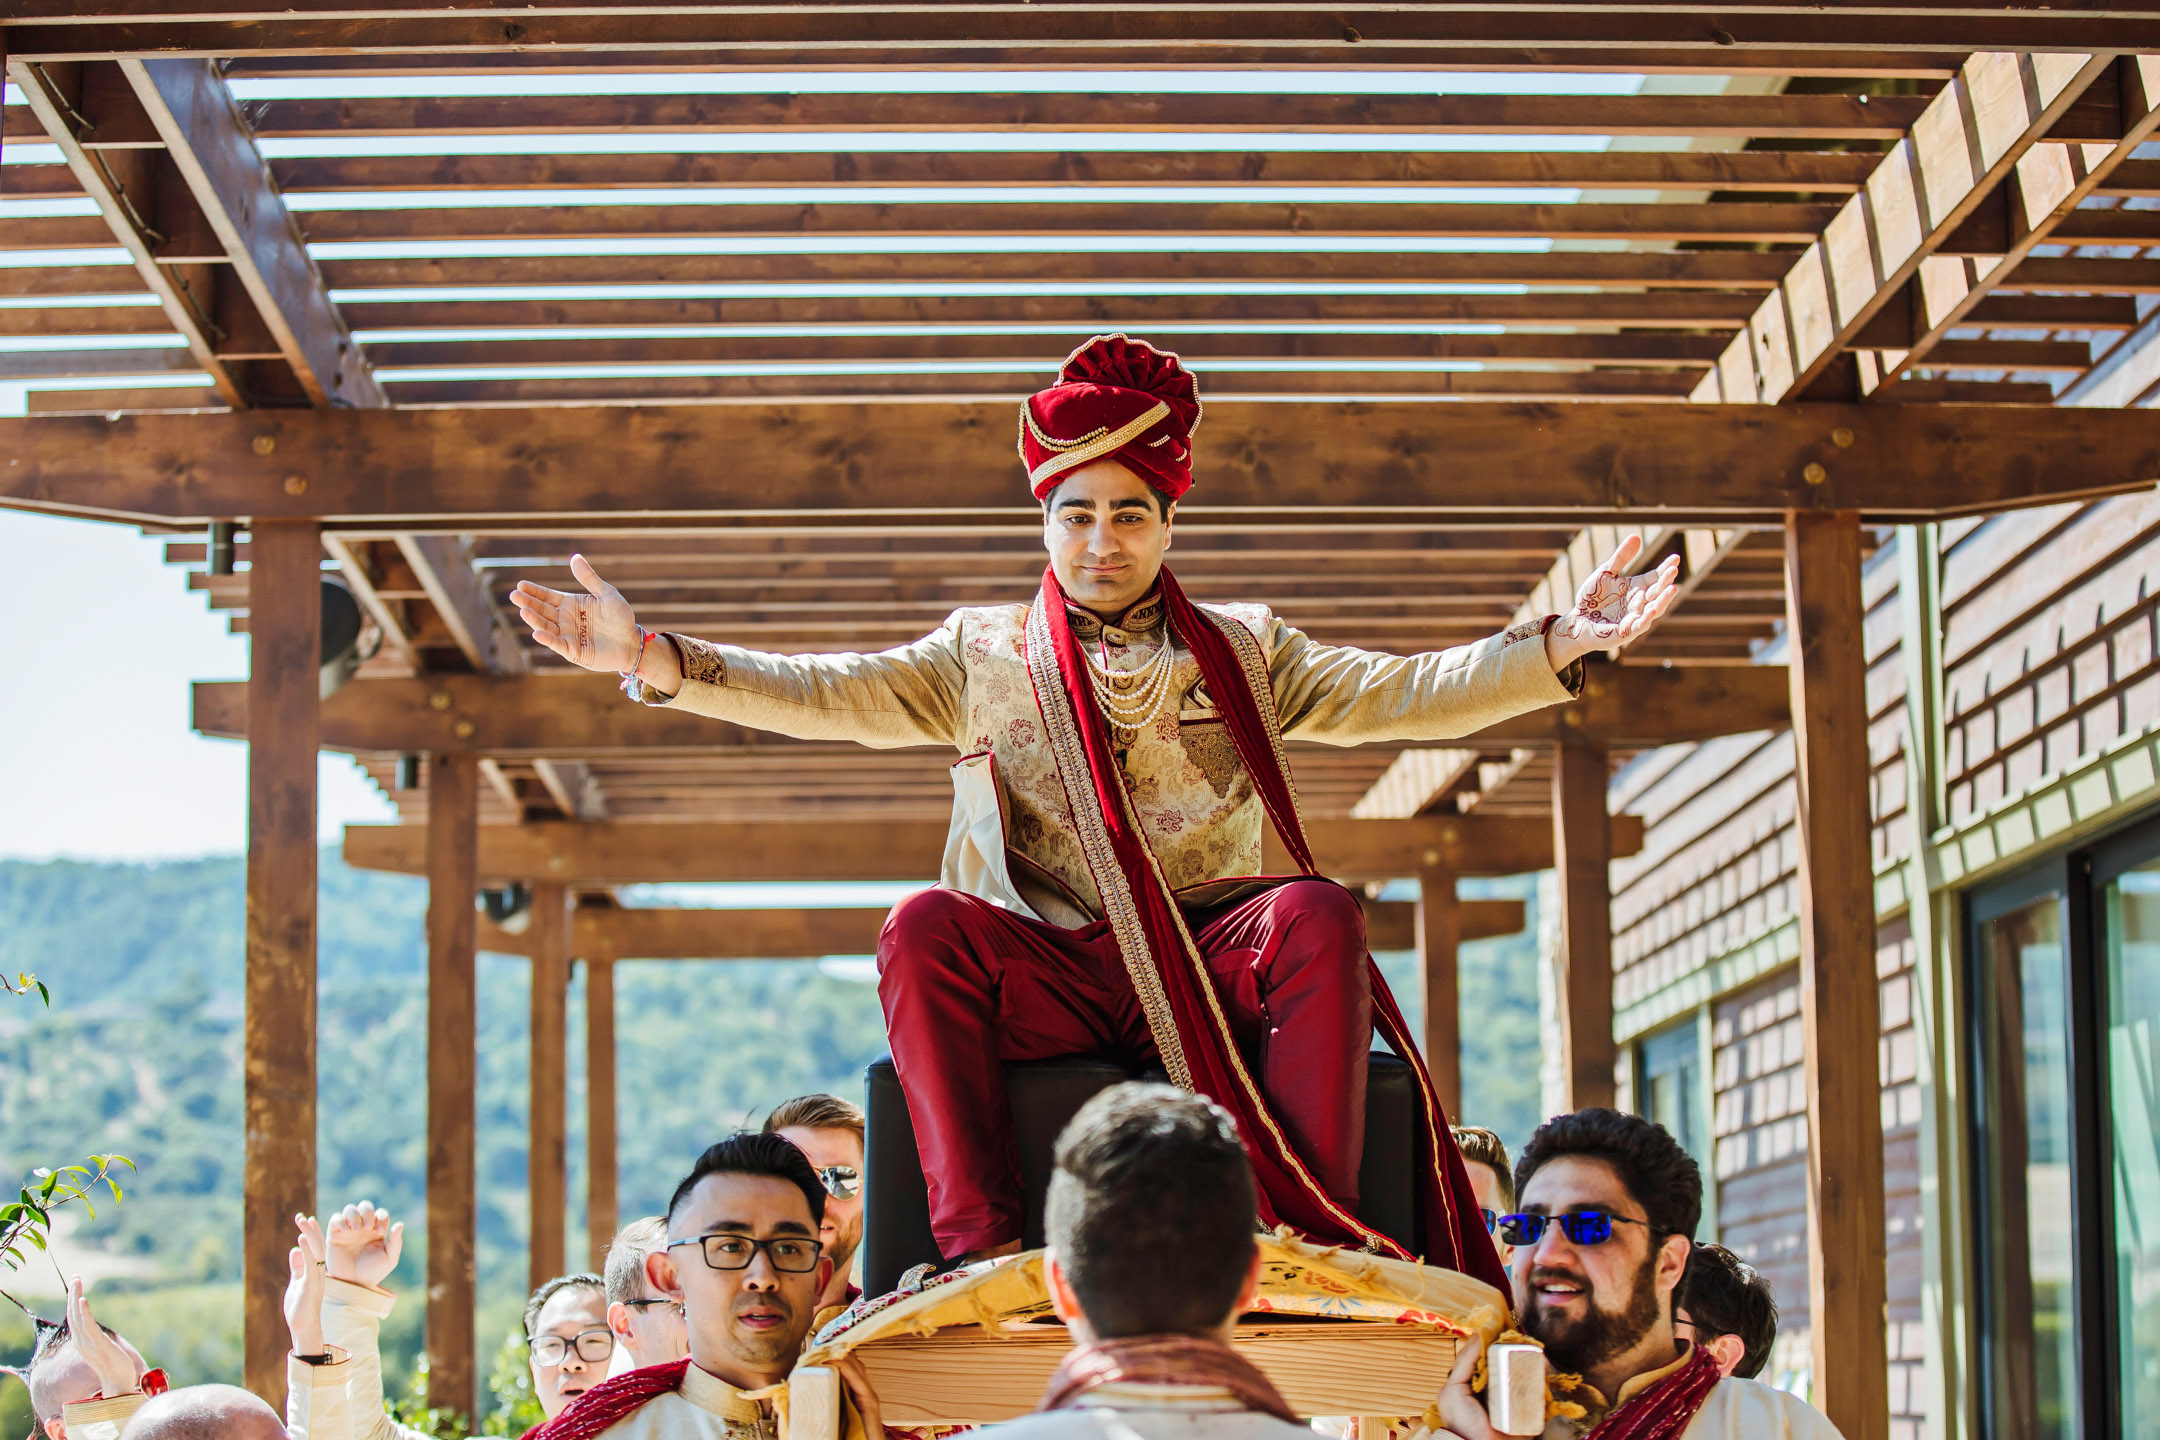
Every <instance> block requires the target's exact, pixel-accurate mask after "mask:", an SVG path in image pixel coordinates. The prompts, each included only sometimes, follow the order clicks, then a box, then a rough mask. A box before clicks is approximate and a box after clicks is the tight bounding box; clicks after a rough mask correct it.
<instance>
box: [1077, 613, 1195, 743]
mask: <svg viewBox="0 0 2160 1440" xmlns="http://www.w3.org/2000/svg"><path fill="white" fill-rule="evenodd" d="M1170 652H1171V646H1170V644H1169V642H1168V637H1167V636H1166V637H1165V639H1164V643H1163V646H1162V648H1161V649H1159V650H1157V651H1156V652H1155V658H1154V659H1152V660H1150V661H1148V662H1147V664H1145V665H1142V666H1141V667H1140V668H1138V669H1137V670H1123V671H1119V670H1112V669H1110V668H1109V667H1108V666H1106V665H1104V664H1102V663H1101V662H1100V661H1098V660H1097V659H1096V658H1095V657H1094V656H1093V655H1089V654H1088V653H1087V652H1086V651H1084V650H1083V651H1082V652H1081V654H1083V655H1086V657H1087V666H1088V686H1089V688H1090V689H1092V690H1093V691H1094V692H1095V703H1096V704H1098V705H1100V706H1101V707H1102V712H1103V716H1104V718H1106V719H1107V720H1109V722H1110V723H1111V724H1112V725H1114V726H1116V727H1117V728H1118V729H1120V730H1144V729H1146V728H1147V727H1148V726H1149V725H1150V724H1152V723H1154V720H1155V717H1156V716H1157V715H1160V714H1161V713H1162V708H1163V706H1164V705H1166V704H1168V703H1169V700H1170V694H1171V677H1172V676H1173V675H1174V674H1175V673H1176V670H1177V667H1176V665H1175V664H1174V663H1173V662H1172V658H1171V653H1170ZM1120 680H1126V681H1132V680H1137V681H1138V682H1139V684H1138V686H1137V687H1136V688H1134V689H1132V690H1119V689H1117V688H1115V687H1116V683H1117V682H1118V681H1120Z"/></svg>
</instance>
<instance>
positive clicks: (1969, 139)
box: [1693, 52, 2112, 405]
mask: <svg viewBox="0 0 2160 1440" xmlns="http://www.w3.org/2000/svg"><path fill="white" fill-rule="evenodd" d="M2110 64H2112V59H2111V57H2109V56H2107V55H2104V54H2103V55H2080V54H2009V53H1998V52H1983V53H1981V54H1977V55H1974V56H1973V57H1972V58H1971V59H1969V60H1967V61H1966V62H1965V64H1964V65H1963V67H1961V68H1960V70H1959V71H1958V75H1957V78H1956V79H1954V80H1952V81H1951V82H1950V84H1949V85H1948V86H1947V87H1946V88H1945V89H1944V90H1943V92H1942V93H1941V94H1939V95H1937V96H1936V97H1935V98H1934V99H1933V100H1931V101H1929V102H1928V105H1927V108H1926V109H1925V110H1923V111H1922V112H1921V114H1920V117H1919V119H1918V120H1917V121H1915V122H1914V124H1913V127H1912V132H1911V133H1910V134H1909V135H1906V136H1904V137H1903V138H1901V139H1900V140H1899V142H1898V144H1897V145H1896V147H1895V148H1894V149H1893V150H1892V151H1891V152H1890V153H1889V154H1888V155H1887V156H1885V157H1884V158H1883V160H1882V162H1881V163H1880V164H1879V165H1878V166H1877V167H1876V171H1875V173H1874V175H1872V176H1871V177H1869V180H1868V183H1867V187H1866V188H1865V189H1864V190H1863V191H1862V192H1861V193H1860V194H1858V195H1855V196H1853V197H1852V198H1851V199H1849V200H1847V201H1846V202H1845V203H1844V204H1843V205H1842V206H1840V207H1839V209H1838V213H1837V216H1836V218H1835V219H1833V220H1832V221H1831V222H1830V224H1829V225H1828V226H1827V227H1825V229H1824V231H1823V234H1822V237H1821V238H1820V239H1819V240H1818V241H1816V242H1815V243H1814V244H1811V245H1809V246H1808V247H1807V249H1805V250H1804V251H1802V252H1801V254H1800V256H1799V258H1798V259H1797V260H1796V261H1795V262H1794V263H1793V265H1792V269H1791V271H1790V272H1789V273H1788V274H1787V275H1786V277H1785V279H1784V280H1783V282H1781V283H1780V285H1779V287H1778V290H1777V293H1776V294H1774V295H1771V296H1770V297H1769V298H1767V299H1766V300H1764V301H1763V303H1762V305H1761V307H1760V308H1759V309H1757V311H1756V313H1755V316H1754V318H1753V319H1752V320H1750V321H1749V322H1748V324H1747V326H1746V327H1745V328H1744V329H1742V330H1741V332H1740V333H1739V334H1738V335H1736V336H1734V337H1733V340H1732V343H1731V344H1730V345H1728V346H1727V347H1726V349H1725V353H1724V354H1723V355H1722V356H1720V357H1719V360H1718V363H1717V365H1716V366H1715V367H1714V368H1713V369H1712V370H1711V372H1710V373H1709V374H1708V375H1706V376H1705V377H1704V378H1703V381H1702V384H1701V385H1700V386H1698V387H1697V388H1696V390H1695V393H1694V397H1693V398H1695V399H1697V400H1700V401H1719V400H1722V401H1725V402H1728V403H1740V404H1754V403H1761V404H1770V405H1774V404H1777V403H1778V402H1780V401H1782V400H1786V399H1790V398H1793V397H1795V396H1800V395H1805V394H1807V393H1808V392H1809V387H1811V386H1812V385H1814V384H1815V383H1816V382H1817V381H1818V380H1821V379H1823V377H1824V376H1825V374H1826V373H1827V372H1828V371H1829V370H1830V368H1831V366H1832V365H1833V364H1834V363H1835V362H1836V361H1837V359H1838V356H1839V355H1840V353H1841V352H1842V351H1843V350H1844V349H1845V347H1847V346H1848V345H1849V344H1850V343H1851V342H1852V339H1853V337H1854V336H1855V335H1857V334H1858V333H1859V331H1860V329H1861V327H1862V326H1864V325H1866V324H1867V323H1868V322H1869V321H1870V320H1872V319H1873V318H1874V317H1875V316H1876V314H1877V313H1878V312H1880V311H1881V310H1882V308H1883V307H1884V306H1885V305H1887V304H1889V303H1890V300H1891V298H1892V297H1893V296H1894V295H1896V294H1897V293H1898V291H1899V289H1900V288H1901V287H1903V285H1904V284H1905V282H1906V281H1907V280H1909V279H1910V278H1912V275H1913V273H1914V272H1915V271H1916V270H1918V269H1919V267H1920V265H1921V263H1922V262H1923V261H1924V260H1926V259H1927V257H1928V256H1929V255H1931V254H1933V253H1934V252H1935V251H1936V250H1937V249H1938V248H1939V247H1940V246H1942V245H1943V244H1944V243H1945V242H1946V241H1948V240H1949V239H1950V238H1951V236H1952V235H1953V234H1954V233H1955V232H1956V231H1957V229H1958V227H1959V226H1960V225H1961V224H1962V223H1963V222H1964V221H1965V220H1966V219H1967V218H1968V217H1970V216H1971V215H1972V214H1973V213H1974V212H1975V211H1977V210H1978V209H1979V208H1980V206H1981V204H1982V203H1983V202H1984V201H1985V199H1986V197H1987V195H1988V193H1989V192H1990V191H1991V190H1993V189H1994V187H1995V186H1996V185H1998V184H1999V183H2001V182H2002V180H2003V179H2004V178H2005V177H2006V176H2008V175H2009V174H2010V173H2011V172H2012V170H2013V169H2014V168H2015V167H2016V165H2017V163H2018V160H2019V158H2020V157H2021V156H2023V155H2024V154H2025V153H2026V151H2028V150H2029V149H2031V148H2032V147H2033V145H2035V144H2036V143H2038V142H2039V141H2040V140H2041V139H2042V138H2043V137H2044V136H2046V134H2047V133H2048V131H2049V130H2050V129H2051V128H2052V127H2053V126H2054V124H2055V123H2056V121H2058V120H2060V119H2061V118H2062V117H2063V116H2064V114H2065V113H2067V112H2068V111H2069V109H2070V107H2071V105H2072V104H2073V103H2074V102H2075V101H2076V100H2077V99H2078V97H2079V96H2080V95H2081V94H2082V93H2083V92H2084V89H2085V87H2086V86H2087V85H2089V84H2091V83H2092V81H2093V80H2094V79H2095V78H2096V77H2098V76H2099V75H2100V74H2102V73H2103V72H2105V71H2106V70H2107V68H2108V67H2109V65H2110Z"/></svg>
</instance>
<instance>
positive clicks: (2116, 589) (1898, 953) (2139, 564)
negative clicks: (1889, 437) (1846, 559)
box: [1612, 492, 2160, 1440]
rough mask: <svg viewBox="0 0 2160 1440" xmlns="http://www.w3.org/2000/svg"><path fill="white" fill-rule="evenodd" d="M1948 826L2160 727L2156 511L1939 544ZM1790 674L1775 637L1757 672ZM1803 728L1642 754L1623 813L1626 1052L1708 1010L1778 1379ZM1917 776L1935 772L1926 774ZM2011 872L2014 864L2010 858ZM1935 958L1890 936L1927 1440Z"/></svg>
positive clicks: (1898, 1420) (1737, 1192) (1894, 644)
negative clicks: (1631, 837)
mask: <svg viewBox="0 0 2160 1440" xmlns="http://www.w3.org/2000/svg"><path fill="white" fill-rule="evenodd" d="M1883 539H1884V541H1885V544H1884V548H1883V549H1882V550H1880V551H1878V552H1877V553H1876V554H1875V555H1874V556H1873V557H1872V558H1871V560H1870V562H1869V565H1868V568H1867V571H1866V573H1865V577H1864V585H1863V594H1864V599H1865V603H1866V605H1867V657H1868V666H1869V668H1868V677H1867V703H1868V716H1869V727H1868V735H1869V748H1870V758H1871V764H1872V771H1871V787H1872V794H1871V801H1872V805H1873V813H1874V816H1875V825H1874V830H1873V835H1872V838H1871V845H1872V857H1873V860H1874V862H1875V864H1876V867H1877V870H1878V873H1882V872H1885V871H1887V870H1888V869H1889V868H1890V867H1892V866H1894V865H1896V864H1897V863H1898V862H1901V861H1903V860H1904V859H1905V858H1906V857H1908V856H1909V855H1910V853H1911V849H1912V846H1913V843H1914V837H1913V834H1912V828H1913V827H1912V825H1911V823H1910V816H1909V814H1908V807H1907V799H1906V783H1907V781H1906V771H1905V765H1906V758H1907V745H1908V740H1909V737H1908V736H1907V734H1906V729H1907V726H1906V713H1907V712H1906V705H1905V700H1906V695H1905V663H1904V657H1903V654H1902V648H1901V644H1900V638H1901V634H1902V629H1903V625H1904V617H1903V614H1902V610H1901V606H1900V596H1899V593H1898V584H1897V580H1898V569H1899V567H1898V561H1897V556H1896V553H1895V540H1894V538H1893V537H1891V536H1889V535H1885V536H1884V537H1883ZM1941 540H1942V550H1941V555H1942V570H1941V582H1940V588H1941V595H1942V609H1943V616H1942V631H1941V647H1942V656H1943V661H1942V668H1943V675H1942V681H1941V686H1942V714H1943V717H1944V725H1943V730H1944V734H1943V735H1942V737H1941V739H1940V744H1941V747H1942V752H1941V778H1942V793H1941V794H1940V796H1939V797H1937V799H1936V801H1935V803H1936V804H1937V806H1938V807H1939V815H1940V821H1941V822H1942V823H1947V824H1948V825H1950V826H1953V827H1955V826H1959V825H1964V824H1968V823H1970V822H1972V821H1974V820H1975V819H1976V818H1979V817H1985V816H1987V815H1988V814H1990V813H1991V812H1992V811H1993V810H1995V809H1997V808H1999V807H2002V806H2004V805H2005V804H2006V803H2008V802H2010V801H2012V800H2014V799H2015V798H2016V797H2018V796H2019V795H2021V794H2022V793H2023V792H2025V791H2027V790H2029V789H2031V788H2033V787H2035V786H2039V785H2044V784H2046V783H2048V782H2049V781H2051V780H2052V779H2054V778H2055V777H2059V776H2061V775H2062V774H2064V772H2066V771H2068V770H2070V769H2072V768H2074V767H2075V766H2076V765H2078V764H2079V763H2080V762H2081V761H2085V760H2087V759H2089V758H2090V757H2092V756H2093V755H2095V754H2096V753H2097V752H2099V751H2101V750H2102V749H2104V748H2105V747H2107V746H2108V745H2109V744H2110V743H2112V742H2115V741H2117V740H2119V739H2120V738H2122V737H2123V736H2125V735H2126V734H2131V733H2135V732H2139V731H2143V730H2147V729H2150V728H2152V727H2154V726H2156V725H2160V644H2156V640H2160V495H2156V494H2153V493H2149V492H2148V493H2145V494H2140V495H2134V496H2125V497H2121V498H2118V499H2113V500H2107V501H2102V502H2099V503H2096V504H2091V505H2084V506H2056V507H2051V508H2049V509H2045V510H2039V511H2028V512H2022V513H2018V514H2013V515H2005V516H1999V517H1994V518H1992V519H1987V520H1980V521H1967V522H1961V523H1959V524H1956V525H1952V526H1946V527H1944V530H1943V533H1942V536H1941ZM1761 658H1762V659H1763V660H1765V661H1766V662H1771V663H1776V662H1781V661H1782V660H1783V658H1784V657H1783V655H1782V653H1781V642H1780V643H1778V644H1773V646H1772V647H1771V648H1770V649H1768V650H1766V651H1765V653H1764V654H1763V656H1762V657H1761ZM1792 772H1793V751H1792V744H1791V739H1790V737H1789V735H1788V734H1786V733H1783V732H1779V733H1758V734H1751V735H1739V736H1729V737H1726V738H1723V739H1720V740H1715V741H1711V742H1707V743H1704V744H1700V745H1687V746H1672V747H1668V748H1666V749H1664V750H1662V751H1658V752H1654V753H1652V754H1650V755H1646V756H1643V757H1641V758H1640V759H1639V760H1638V761H1636V762H1635V763H1634V764H1632V765H1631V766H1629V767H1627V768H1626V769H1624V770H1623V771H1622V772H1621V773H1620V774H1619V775H1618V776H1617V777H1616V778H1615V782H1614V786H1613V794H1612V801H1613V808H1614V809H1615V810H1629V811H1633V812H1635V813H1638V814H1641V815H1643V816H1644V817H1645V819H1646V821H1647V822H1648V825H1647V831H1646V835H1645V844H1644V848H1643V851H1642V853H1641V854H1640V855H1639V856H1636V857H1633V858H1631V859H1629V860H1625V861H1621V862H1618V863H1616V864H1615V865H1614V867H1613V881H1614V899H1613V924H1614V965H1615V970H1616V974H1615V977H1614V1001H1615V1006H1616V1011H1617V1014H1618V1019H1619V1024H1620V1030H1621V1033H1622V1036H1623V1038H1635V1037H1637V1036H1640V1035H1643V1034H1647V1033H1651V1032H1653V1031H1655V1030H1657V1029H1659V1028H1661V1027H1663V1026H1665V1025H1668V1024H1676V1023H1683V1022H1684V1021H1685V1020H1687V1019H1688V1018H1690V1017H1692V1016H1695V1015H1697V1014H1699V1013H1700V1008H1701V1007H1703V1006H1707V1007H1708V1010H1709V1016H1710V1025H1711V1036H1712V1046H1713V1051H1712V1054H1713V1060H1712V1065H1711V1074H1710V1088H1711V1094H1710V1097H1709V1105H1710V1109H1711V1135H1712V1141H1711V1144H1712V1155H1713V1159H1712V1164H1713V1168H1714V1170H1715V1172H1716V1209H1717V1225H1718V1230H1719V1233H1720V1238H1722V1239H1723V1240H1724V1241H1725V1243H1727V1244H1729V1245H1731V1246H1732V1247H1733V1248H1734V1249H1735V1250H1737V1251H1738V1252H1739V1253H1740V1254H1742V1255H1743V1256H1745V1257H1747V1258H1748V1259H1750V1260H1751V1261H1753V1262H1754V1263H1755V1264H1756V1265H1757V1266H1758V1267H1759V1268H1760V1269H1761V1270H1762V1271H1763V1273H1764V1274H1765V1275H1766V1276H1768V1277H1769V1279H1770V1281H1771V1283H1772V1285H1773V1287H1774V1288H1775V1290H1776V1292H1777V1296H1778V1301H1779V1305H1780V1308H1781V1310H1782V1312H1783V1314H1784V1317H1785V1324H1784V1326H1783V1329H1782V1340H1781V1347H1780V1353H1779V1354H1778V1356H1777V1357H1775V1358H1774V1359H1773V1361H1772V1377H1771V1378H1775V1375H1776V1373H1777V1372H1780V1371H1784V1372H1792V1371H1799V1370H1804V1369H1805V1367H1806V1366H1807V1363H1808V1358H1807V1356H1808V1348H1807V1347H1808V1337H1807V1310H1808V1296H1807V1224H1806V1213H1805V1199H1806V1184H1807V1138H1808V1137H1807V1116H1806V1091H1805V1078H1804V1068H1803V1055H1802V1045H1801V1034H1800V1014H1799V998H1800V997H1799V981H1798V976H1797V972H1796V970H1795V968H1794V964H1793V962H1794V960H1795V958H1796V957H1797V954H1798V937H1797V930H1796V927H1795V924H1794V920H1795V917H1796V913H1797V907H1798V876H1797V851H1796V840H1795V835H1794V830H1793V825H1794V819H1795V813H1794V804H1795V797H1794V788H1793V773H1792ZM1923 773H1925V772H1924V771H1923ZM2011 858H2013V857H2010V856H2004V857H2002V863H2008V862H2009V861H2010V859H2011ZM1919 958H1920V957H1918V956H1917V955H1916V953H1915V949H1914V945H1913V942H1912V937H1911V932H1910V930H1909V928H1908V926H1907V923H1906V920H1905V917H1904V915H1903V914H1902V913H1897V914H1893V915H1890V916H1888V917H1887V918H1886V919H1885V921H1884V922H1883V924H1882V925H1881V927H1880V930H1879V947H1878V954H1877V964H1878V974H1879V977H1880V992H1879V999H1880V1004H1881V1020H1882V1040H1881V1047H1880V1054H1879V1057H1878V1063H1879V1066H1880V1070H1881V1077H1882V1083H1883V1112H1882V1119H1883V1131H1884V1179H1885V1192H1886V1193H1885V1201H1886V1204H1885V1210H1886V1222H1887V1223H1886V1233H1885V1244H1886V1255H1887V1260H1888V1282H1889V1299H1890V1331H1889V1346H1890V1355H1891V1391H1890V1393H1891V1409H1892V1413H1893V1429H1892V1434H1893V1436H1895V1437H1898V1440H1919V1437H1920V1435H1921V1434H1922V1433H1923V1427H1924V1425H1925V1416H1926V1414H1927V1409H1928V1395H1929V1392H1930V1389H1931V1386H1930V1380H1929V1376H1928V1375H1927V1373H1926V1361H1925V1344H1924V1341H1925V1335H1924V1331H1923V1327H1922V1311H1921V1296H1922V1284H1923V1276H1924V1272H1925V1269H1926V1263H1925V1262H1926V1250H1925V1243H1926V1237H1925V1235H1924V1234H1923V1230H1922V1211H1921V1204H1920V1171H1921V1158H1922V1157H1921V1151H1920V1147H1921V1129H1920V1120H1921V1099H1922V1096H1921V1090H1920V1073H1921V1064H1920V1054H1919V1049H1920V1037H1919V1034H1918V1032H1917V1031H1916V1030H1915V1027H1914V1002H1915V987H1916V971H1915V967H1916V965H1917V963H1918V962H1919Z"/></svg>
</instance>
